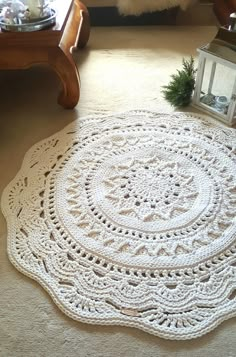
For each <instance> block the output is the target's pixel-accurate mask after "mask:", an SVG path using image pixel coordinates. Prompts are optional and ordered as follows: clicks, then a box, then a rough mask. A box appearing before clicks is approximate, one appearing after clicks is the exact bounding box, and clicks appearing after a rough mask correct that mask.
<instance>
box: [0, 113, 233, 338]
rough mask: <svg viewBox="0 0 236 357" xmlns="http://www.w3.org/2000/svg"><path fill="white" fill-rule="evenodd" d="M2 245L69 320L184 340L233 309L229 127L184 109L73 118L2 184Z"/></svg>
mask: <svg viewBox="0 0 236 357" xmlns="http://www.w3.org/2000/svg"><path fill="white" fill-rule="evenodd" d="M2 209H3V213H4V215H5V217H6V220H7V225H8V254H9V258H10V260H11V262H12V263H13V264H14V265H15V267H16V268H17V269H19V270H20V271H21V272H23V273H24V274H26V275H28V276H30V277H31V278H33V279H35V280H37V281H38V282H39V283H40V284H42V286H43V287H44V288H45V289H46V290H47V291H48V292H49V294H50V295H51V296H52V298H53V300H54V301H55V303H56V304H57V305H58V306H59V308H60V309H61V310H62V311H64V313H66V314H67V315H69V316H70V317H72V318H73V319H75V320H78V321H82V322H87V323H92V324H104V325H123V326H133V327H136V328H139V329H143V330H145V331H147V332H149V333H152V334H155V335H158V336H160V337H164V338H168V339H190V338H194V337H198V336H200V335H203V334H205V333H207V332H208V331H210V330H212V329H213V328H215V327H216V326H217V325H218V324H219V323H220V322H222V321H223V320H225V319H227V318H230V317H232V316H235V315H236V298H235V297H234V296H235V289H236V217H235V216H236V131H235V130H234V129H228V128H224V127H222V126H221V127H220V126H217V125H216V124H211V123H210V122H207V121H206V120H205V119H204V118H203V117H200V116H198V115H197V114H193V113H192V114H191V113H185V114H183V113H182V114H181V113H173V114H157V113H152V112H149V111H132V112H128V113H123V114H117V115H111V116H108V117H102V118H101V117H95V118H91V117H89V118H84V119H79V120H77V121H75V122H73V123H71V124H69V125H68V126H67V127H66V128H65V129H63V130H62V131H60V132H59V133H57V134H55V135H53V136H51V137H50V138H48V139H46V140H43V141H41V142H40V143H38V144H36V145H34V146H33V147H32V148H31V149H30V150H29V152H28V153H27V154H26V156H25V159H24V162H23V165H22V167H21V170H20V172H19V173H18V174H17V176H16V177H15V179H14V180H13V181H12V182H11V183H10V184H9V185H8V187H7V188H6V189H5V191H4V193H3V197H2Z"/></svg>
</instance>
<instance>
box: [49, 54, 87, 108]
mask: <svg viewBox="0 0 236 357" xmlns="http://www.w3.org/2000/svg"><path fill="white" fill-rule="evenodd" d="M55 52H57V53H55ZM48 64H49V65H50V67H51V68H52V69H53V70H54V71H55V72H56V74H57V75H58V77H59V78H60V80H61V83H62V91H61V92H60V94H59V96H58V104H60V105H61V106H63V107H64V108H65V109H73V108H74V107H75V106H76V104H77V103H78V101H79V96H80V79H79V72H78V69H77V67H76V65H75V63H74V60H73V58H72V56H71V54H70V53H65V52H63V51H62V50H61V49H58V51H53V52H52V53H50V55H49V59H48Z"/></svg>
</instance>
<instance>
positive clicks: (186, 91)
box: [162, 56, 196, 107]
mask: <svg viewBox="0 0 236 357" xmlns="http://www.w3.org/2000/svg"><path fill="white" fill-rule="evenodd" d="M182 66H183V69H182V70H177V73H176V74H172V75H171V81H170V83H169V84H168V85H167V86H163V87H162V88H163V90H162V93H163V94H164V97H165V99H166V100H167V101H168V102H169V103H170V104H171V105H173V106H174V107H186V106H187V105H189V103H190V101H191V97H192V93H193V90H194V86H195V74H196V69H195V68H194V59H193V57H192V56H191V57H190V59H189V60H186V59H183V64H182Z"/></svg>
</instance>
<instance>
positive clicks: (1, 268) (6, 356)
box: [0, 27, 236, 357]
mask: <svg viewBox="0 0 236 357" xmlns="http://www.w3.org/2000/svg"><path fill="white" fill-rule="evenodd" d="M215 33H216V28H214V27H143V28H93V29H92V32H91V38H90V41H89V45H88V47H87V48H86V49H85V50H83V51H80V52H79V53H77V54H76V59H77V62H78V66H79V70H80V75H81V82H82V87H81V98H80V102H79V104H78V106H77V107H76V109H75V110H73V111H68V110H63V109H62V108H60V107H59V106H58V105H57V104H56V99H57V94H58V90H59V86H60V83H59V81H58V80H57V78H56V77H55V75H54V74H53V73H52V72H51V71H50V70H48V69H47V68H37V67H35V68H32V69H30V70H27V71H15V72H7V71H4V72H1V73H0V86H1V95H0V118H1V119H0V170H1V175H0V191H2V189H3V188H4V187H5V186H6V185H7V183H8V182H9V181H10V180H11V179H12V178H13V177H14V175H15V174H16V173H17V171H18V170H19V168H20V165H21V161H22V159H23V156H24V154H25V152H26V151H27V150H28V149H29V148H30V147H31V146H32V145H33V144H34V143H36V142H38V141H39V140H41V139H43V138H45V137H47V136H49V135H51V134H53V133H55V132H56V131H58V130H60V129H61V128H63V127H64V126H65V125H66V124H67V123H69V122H71V121H73V120H75V119H76V118H79V117H81V116H84V115H87V114H107V113H113V112H116V111H123V110H129V109H135V108H144V109H151V110H156V111H160V112H170V111H173V108H171V107H170V105H169V104H168V103H166V102H165V100H164V99H163V97H162V94H161V93H160V87H161V86H162V85H164V84H167V83H168V81H169V77H170V74H171V73H173V72H175V70H176V68H179V67H180V66H181V64H182V57H188V56H190V55H191V54H192V55H194V56H196V48H197V47H198V46H200V45H202V44H204V43H206V42H208V41H210V40H211V39H212V38H213V37H214V35H215ZM188 110H193V109H192V108H188ZM0 245H1V246H0V356H1V357H60V356H63V357H74V356H76V357H85V356H86V357H93V356H94V357H113V356H114V357H119V356H122V357H123V356H124V357H133V356H135V357H152V356H157V357H164V356H171V357H180V356H181V357H182V356H187V357H193V356H194V357H211V356H214V357H218V356H219V357H221V356H222V357H223V356H224V357H235V356H236V319H231V320H229V321H226V322H224V323H223V324H222V325H221V326H220V327H218V328H217V329H216V330H215V331H213V332H211V333H209V334H208V335H206V336H204V337H202V338H199V339H197V340H193V341H182V342H175V341H166V340H163V339H160V338H158V337H155V336H151V335H149V334H147V333H144V332H142V331H139V330H135V329H131V328H125V327H108V326H107V327H104V326H90V325H86V324H82V323H78V322H75V321H72V320H70V319H69V318H68V317H67V316H65V315H64V314H63V313H62V312H60V311H59V310H58V308H57V307H56V306H55V305H54V303H53V302H52V300H51V298H50V297H49V296H48V294H47V293H46V292H44V290H43V289H42V288H41V287H40V286H39V285H38V284H37V283H35V282H34V281H32V280H30V279H29V278H27V277H25V276H24V275H22V274H21V273H19V272H18V271H16V270H15V268H14V267H13V266H12V265H11V264H10V262H9V261H8V258H7V253H6V246H7V234H6V223H5V220H4V218H3V216H2V215H1V213H0Z"/></svg>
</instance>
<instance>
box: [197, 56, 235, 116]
mask: <svg viewBox="0 0 236 357" xmlns="http://www.w3.org/2000/svg"><path fill="white" fill-rule="evenodd" d="M234 83H235V71H233V70H232V68H229V67H226V66H224V65H223V64H221V63H216V62H214V61H211V60H209V59H207V60H206V63H205V68H204V73H203V81H202V87H201V94H200V102H201V103H202V104H204V105H206V106H207V107H209V108H210V109H211V110H214V111H216V112H218V113H220V114H221V115H227V113H228V108H229V103H230V100H231V97H232V92H233V88H234Z"/></svg>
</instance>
